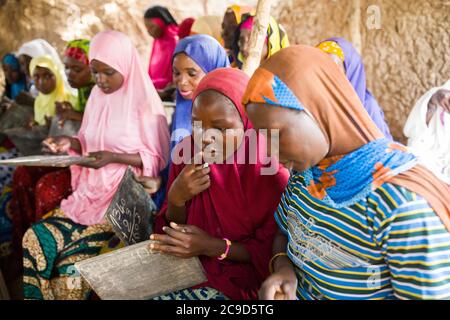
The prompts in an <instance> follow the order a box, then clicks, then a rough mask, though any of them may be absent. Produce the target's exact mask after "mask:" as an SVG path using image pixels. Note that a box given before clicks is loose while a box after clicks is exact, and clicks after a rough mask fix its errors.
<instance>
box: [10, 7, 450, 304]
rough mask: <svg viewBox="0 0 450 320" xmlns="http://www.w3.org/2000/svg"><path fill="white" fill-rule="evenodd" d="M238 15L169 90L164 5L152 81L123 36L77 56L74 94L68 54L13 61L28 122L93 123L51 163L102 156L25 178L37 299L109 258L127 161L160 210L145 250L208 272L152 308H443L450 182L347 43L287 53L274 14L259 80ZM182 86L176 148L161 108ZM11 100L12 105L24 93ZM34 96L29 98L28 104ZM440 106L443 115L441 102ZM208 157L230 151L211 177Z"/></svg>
mask: <svg viewBox="0 0 450 320" xmlns="http://www.w3.org/2000/svg"><path fill="white" fill-rule="evenodd" d="M242 12H245V10H244V9H242V8H241V7H239V6H233V7H230V8H229V9H228V10H227V12H226V13H225V16H224V20H223V23H222V27H223V30H222V37H223V40H224V44H223V45H222V44H221V43H220V42H219V41H217V40H216V39H215V38H213V37H211V36H208V35H204V34H197V35H190V36H187V37H185V38H183V39H181V40H179V41H178V42H177V41H174V42H173V44H174V46H173V54H170V61H169V66H170V74H171V76H170V79H169V76H168V73H167V70H165V71H164V70H155V69H154V68H153V67H152V65H153V64H154V65H158V66H159V67H163V66H165V65H167V64H166V62H167V61H166V62H164V59H163V56H164V55H163V54H160V55H158V54H156V53H155V52H157V51H155V50H160V51H161V52H166V54H167V51H165V50H166V48H167V50H169V48H170V46H168V45H167V42H170V41H172V40H170V41H169V40H168V38H166V36H167V34H168V33H170V34H174V33H175V31H176V29H177V28H175V27H174V26H176V22H175V20H174V19H173V17H171V15H170V13H168V11H167V10H166V9H164V8H160V7H158V8H151V9H149V11H147V12H146V15H145V19H146V25H147V28H148V29H149V32H150V31H151V32H154V33H153V34H154V35H155V37H156V38H158V37H159V38H161V39H160V40H161V41H166V42H161V43H160V44H156V42H155V45H156V46H154V49H153V54H152V58H151V63H150V77H149V74H148V72H146V71H145V69H144V67H143V65H142V64H141V62H140V59H139V55H138V53H137V50H136V48H135V47H134V45H133V44H132V42H131V40H130V39H129V38H128V37H127V36H126V35H125V34H123V33H120V32H117V31H103V32H100V33H98V34H97V35H96V36H95V37H94V38H93V39H92V41H91V42H90V44H89V41H87V40H77V41H75V42H71V43H69V45H68V47H67V49H66V51H65V58H64V60H65V61H64V63H65V65H66V68H67V69H69V70H70V72H69V73H68V75H69V77H68V78H69V81H67V80H66V77H65V74H64V71H63V66H62V63H61V61H60V60H59V58H58V57H57V55H56V56H55V55H52V52H45V53H44V54H43V55H40V54H38V53H36V52H37V51H38V48H41V47H40V45H42V43H43V42H42V40H34V41H32V42H30V43H27V44H25V45H24V46H23V47H22V48H21V49H20V50H19V53H21V54H20V55H19V62H20V63H19V64H22V65H25V66H26V65H27V64H29V67H25V68H24V70H25V71H27V70H29V73H28V74H27V75H25V77H24V78H21V80H20V81H19V80H17V81H13V80H14V79H18V78H19V77H16V78H14V79H10V80H11V82H10V83H11V84H14V85H15V84H17V85H20V86H22V87H21V88H22V89H21V90H24V89H26V88H31V86H33V88H34V90H37V91H38V95H37V96H35V98H34V111H35V118H34V120H35V121H36V122H37V123H38V124H42V125H43V124H45V121H46V120H45V119H46V117H49V116H53V115H55V114H56V113H58V114H59V115H60V116H61V118H62V119H71V120H74V121H80V120H81V119H82V120H81V128H80V130H79V132H78V134H76V135H75V136H59V137H51V138H48V139H46V140H45V141H44V145H45V148H46V151H47V152H50V153H55V154H64V153H68V154H71V155H72V154H73V155H77V154H78V155H90V156H91V157H94V158H95V161H93V162H90V163H88V164H85V165H80V166H72V167H70V170H68V169H65V170H57V171H51V172H48V171H46V170H48V169H43V168H38V169H36V171H34V170H30V169H25V168H20V170H19V169H17V170H16V171H15V173H14V176H13V185H12V199H11V200H10V201H9V205H8V207H9V211H8V212H9V213H10V214H11V216H12V221H13V228H14V236H13V242H14V243H15V247H14V248H15V250H16V252H20V254H21V255H23V282H24V296H25V298H26V299H87V298H89V297H90V293H91V290H90V288H89V286H88V285H87V284H86V283H85V282H84V281H81V282H80V283H81V285H80V286H76V287H75V288H74V287H73V286H68V284H70V283H73V281H72V280H71V278H74V277H79V275H77V274H74V270H73V264H74V263H75V262H78V261H81V260H84V259H87V258H89V257H93V256H96V255H98V254H101V253H102V252H104V251H105V250H108V247H110V246H114V244H112V242H111V239H112V238H114V233H113V231H112V229H111V227H110V226H109V225H108V224H107V223H106V222H105V219H104V214H105V211H106V209H107V207H108V205H109V203H110V202H111V199H112V198H113V196H114V194H115V192H116V190H117V188H118V185H119V183H120V181H121V179H122V177H123V175H124V173H125V171H126V169H127V167H128V166H131V167H132V168H133V170H134V173H135V174H136V176H137V177H138V180H139V181H144V182H150V184H152V185H154V188H151V189H149V192H150V193H152V194H153V196H154V199H155V201H160V202H161V206H160V208H159V210H158V212H157V214H156V216H155V222H154V233H153V234H152V235H151V239H153V240H156V241H157V242H156V243H155V244H152V245H151V249H152V250H154V251H156V252H162V253H165V254H170V255H174V256H177V257H181V258H189V257H199V258H200V261H201V263H202V265H203V268H204V270H205V273H206V277H207V282H206V283H203V284H200V285H198V286H196V287H193V288H188V289H184V290H181V291H177V292H173V293H169V294H167V295H163V296H160V297H158V298H157V299H257V298H261V299H274V298H276V297H278V298H280V297H281V298H283V299H297V298H299V299H390V298H402V299H425V298H434V299H437V298H450V268H449V261H448V255H449V253H450V233H449V230H450V217H449V214H450V192H449V186H448V184H446V183H445V182H443V181H442V180H440V179H439V178H438V177H437V176H436V175H435V174H433V173H432V172H431V171H429V170H428V169H426V168H425V167H424V166H423V165H422V164H421V162H420V158H418V157H416V156H415V155H414V154H413V153H411V152H410V151H409V150H408V149H407V148H405V147H404V146H403V145H401V144H399V143H397V142H395V141H393V139H392V136H391V135H390V133H389V129H388V126H387V124H386V122H385V121H384V115H383V112H382V110H381V108H380V107H379V105H378V104H377V102H376V100H375V99H374V97H373V96H372V95H371V94H370V92H369V91H368V90H367V88H366V81H365V73H364V67H363V65H362V60H361V57H360V56H359V54H358V53H357V52H356V50H355V49H354V48H353V47H352V46H351V44H350V43H348V42H346V41H345V40H343V39H340V38H331V39H327V40H325V41H322V42H321V43H320V44H319V45H318V46H317V48H313V47H309V46H304V45H294V46H289V41H288V39H287V36H286V33H285V32H284V31H283V29H282V27H280V26H279V25H278V24H277V23H276V22H275V20H274V19H271V23H270V26H269V30H268V36H267V41H266V46H265V49H264V51H263V54H262V59H261V65H260V67H259V68H258V69H257V70H256V72H255V73H254V75H253V76H252V77H251V78H249V77H248V76H247V75H246V74H245V73H243V72H242V71H241V70H239V69H238V68H236V67H239V66H240V65H241V64H242V62H243V61H245V59H246V58H247V53H248V52H247V51H246V50H247V49H246V45H247V44H248V38H249V30H251V28H252V14H251V13H250V14H249V15H244V16H242ZM243 17H244V18H243ZM230 25H232V29H233V28H234V29H233V30H234V31H233V32H230V31H229V30H228V29H227V28H231V27H230ZM171 26H172V27H171ZM158 28H159V29H158ZM171 29H173V30H171ZM178 31H179V30H178ZM178 31H177V32H178ZM163 34H164V35H163ZM230 34H232V36H230ZM174 38H176V37H174ZM174 38H172V39H174ZM231 38H232V41H230V39H231ZM175 40H177V39H175ZM233 43H235V44H236V46H234V47H233ZM39 44H40V45H39ZM166 45H167V47H166ZM158 46H159V49H156V48H158ZM44 47H45V46H43V45H42V48H44ZM88 47H89V49H88ZM225 48H227V49H230V50H229V51H228V52H227V50H226V49H225ZM43 50H44V49H43ZM30 58H31V59H30ZM8 59H9V60H11V59H12V58H8ZM6 60H7V59H4V65H5V64H6V65H9V66H11V68H12V69H14V68H15V69H14V70H17V65H18V63H17V62H14V63H12V64H10V63H9V62H8V61H9V60H8V61H6ZM155 61H156V62H155ZM232 66H235V68H233V67H232ZM30 75H31V76H30ZM166 76H167V77H166ZM30 77H32V79H33V84H32V85H30V81H29V79H30ZM12 81H13V82H12ZM152 82H153V84H152ZM68 83H69V84H70V86H71V87H70V86H69V85H68ZM94 83H95V85H94ZM171 86H172V87H174V88H175V90H176V110H175V114H174V116H173V119H172V124H171V127H170V131H171V132H172V134H171V135H170V131H169V127H168V122H167V119H166V115H165V111H164V107H163V104H162V101H161V97H162V96H165V97H167V96H168V95H167V94H168V92H169V88H170V87H171ZM13 87H14V89H13ZM72 88H77V89H78V93H74V92H73V91H74V90H73V89H72ZM8 90H9V92H10V94H12V92H14V95H15V96H14V97H12V98H13V99H14V98H17V95H20V92H21V90H18V89H17V88H15V86H13V85H11V86H10V88H9V89H8ZM28 91H29V93H28V94H27V97H26V98H24V100H27V99H29V100H31V99H32V98H33V90H28ZM17 92H19V93H17ZM440 94H441V95H442V92H441V93H440ZM88 96H89V98H87V97H88ZM169 96H170V94H169ZM433 97H434V95H433ZM429 98H430V99H431V97H429ZM434 101H436V102H435V104H436V105H439V107H438V108H442V109H443V110H446V109H445V108H448V106H449V105H448V102H447V100H446V96H445V93H444V97H443V98H442V97H441V98H439V97H434ZM442 101H443V102H442ZM56 109H60V110H56ZM447 111H448V110H447ZM435 112H440V109H438V111H435ZM81 113H83V114H82V115H81ZM439 114H440V113H439ZM446 116H448V114H447V115H446ZM193 123H201V126H200V127H196V126H195V125H193ZM197 129H200V130H199V131H197ZM264 129H267V130H268V131H267V132H268V133H267V134H264ZM207 131H208V132H211V131H212V132H214V133H215V134H214V137H215V138H211V137H210V136H208V135H206V134H204V132H207ZM250 132H254V133H255V135H256V139H251V135H250V134H247V133H250ZM196 135H197V137H198V136H199V137H200V140H198V139H195V136H196ZM276 139H278V140H276ZM255 141H256V143H255ZM269 145H270V146H277V147H278V150H275V149H274V148H272V147H270V148H268V147H267V146H269ZM207 149H208V150H212V149H213V150H222V151H218V154H216V159H217V161H216V162H212V163H208V165H204V161H202V160H203V159H204V158H203V156H204V152H205V150H207ZM224 150H226V151H224ZM185 152H187V153H189V156H186V155H184V153H185ZM175 155H181V157H182V158H183V159H184V161H182V162H181V163H179V161H174V159H175ZM183 156H184V157H183ZM265 156H267V157H269V158H270V161H272V162H273V163H270V164H268V163H267V161H264V160H265ZM195 157H198V158H199V161H198V162H195V161H191V160H194V159H191V158H195ZM242 159H244V161H242ZM249 159H256V160H255V161H253V162H252V161H249ZM240 160H241V161H240ZM274 164H275V168H276V170H274V172H272V174H263V173H262V172H263V170H264V168H266V167H267V166H270V165H272V166H273V165H274ZM61 177H65V178H61ZM147 185H148V184H147ZM22 236H23V239H22ZM17 247H21V248H23V252H22V250H21V248H17ZM134 276H139V275H134Z"/></svg>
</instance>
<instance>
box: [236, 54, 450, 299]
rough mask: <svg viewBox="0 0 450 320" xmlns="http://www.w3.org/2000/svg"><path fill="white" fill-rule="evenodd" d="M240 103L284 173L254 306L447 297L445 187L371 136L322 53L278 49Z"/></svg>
mask: <svg viewBox="0 0 450 320" xmlns="http://www.w3.org/2000/svg"><path fill="white" fill-rule="evenodd" d="M243 100H244V103H245V104H246V105H247V106H246V107H247V112H248V115H249V118H250V119H251V121H252V122H253V124H254V126H255V127H256V128H257V129H276V130H277V131H278V136H279V159H280V162H282V163H284V164H285V166H287V167H288V168H290V169H291V170H292V175H291V178H290V180H289V184H288V186H287V188H286V190H285V193H284V195H283V197H282V199H281V202H280V205H279V207H278V210H277V212H276V214H275V218H276V220H277V223H278V227H279V232H278V235H277V237H276V239H275V242H274V252H273V253H274V256H273V258H272V260H271V262H270V263H269V266H270V267H271V269H272V271H273V274H272V275H271V276H270V277H269V278H268V279H267V280H266V281H265V283H264V284H263V286H262V289H261V291H260V297H261V298H263V299H274V298H275V296H276V295H277V292H278V293H279V294H281V296H282V297H284V298H288V299H295V298H300V299H392V298H394V299H395V298H398V299H448V298H450V269H449V268H448V256H449V252H450V232H449V230H450V190H449V187H448V186H447V185H445V184H444V183H442V182H441V181H440V180H438V179H437V178H436V176H434V175H433V174H432V173H431V172H430V171H428V170H427V169H425V168H424V167H422V166H421V165H419V164H418V162H417V159H416V158H415V156H414V155H412V154H411V153H409V152H408V151H407V150H406V148H405V147H404V146H402V145H400V144H398V143H395V142H392V141H390V140H389V139H387V138H386V137H385V136H384V135H383V134H382V133H381V131H380V130H379V129H378V128H377V126H376V125H375V123H374V122H373V121H372V120H371V119H370V117H369V115H368V113H367V112H366V111H365V110H364V107H363V105H362V103H361V101H360V99H359V97H358V95H357V94H356V92H355V90H354V89H353V88H352V85H351V84H350V82H349V81H348V80H347V78H346V77H345V74H344V73H343V72H342V71H341V70H339V67H338V66H337V65H336V64H335V63H334V62H333V60H332V59H330V58H329V57H328V56H327V54H326V53H323V52H322V51H320V50H319V49H317V48H311V47H307V46H294V47H290V48H287V49H283V50H281V51H280V52H279V53H277V54H275V55H274V56H273V57H272V58H270V59H268V60H267V61H265V62H264V63H263V64H262V65H261V67H260V68H259V69H257V70H256V72H255V73H254V75H253V77H252V79H251V80H250V82H249V85H248V86H247V92H246V94H245V96H244V99H243ZM271 136H272V135H269V137H271Z"/></svg>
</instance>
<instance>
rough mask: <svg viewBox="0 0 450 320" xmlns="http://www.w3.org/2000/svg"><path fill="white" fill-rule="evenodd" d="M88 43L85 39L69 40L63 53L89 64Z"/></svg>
mask: <svg viewBox="0 0 450 320" xmlns="http://www.w3.org/2000/svg"><path fill="white" fill-rule="evenodd" d="M89 43H90V42H89V40H87V39H77V40H72V41H69V42H68V43H67V47H66V51H65V52H64V55H65V56H67V57H71V58H73V59H75V60H78V61H80V62H82V63H84V64H85V65H89Z"/></svg>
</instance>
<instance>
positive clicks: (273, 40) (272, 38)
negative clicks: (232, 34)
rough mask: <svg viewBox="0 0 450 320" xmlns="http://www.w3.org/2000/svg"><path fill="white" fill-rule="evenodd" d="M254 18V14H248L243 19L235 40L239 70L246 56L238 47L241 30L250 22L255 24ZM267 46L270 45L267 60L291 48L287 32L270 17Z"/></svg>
mask: <svg viewBox="0 0 450 320" xmlns="http://www.w3.org/2000/svg"><path fill="white" fill-rule="evenodd" d="M253 19H254V16H253V15H252V14H248V15H246V16H244V17H243V19H242V22H241V23H240V25H239V28H238V30H237V32H236V38H235V42H236V43H235V46H234V47H235V48H234V50H235V51H238V52H235V53H237V54H236V56H237V65H238V66H239V68H241V67H242V65H243V64H244V60H245V58H244V56H243V55H242V53H241V52H240V51H239V46H238V45H237V42H238V41H239V37H240V28H241V26H242V25H244V26H245V25H248V24H249V21H248V20H250V21H251V22H252V23H253ZM266 41H267V44H268V50H267V57H266V59H269V58H270V57H271V56H273V55H274V54H275V53H277V52H278V51H280V50H281V49H283V48H287V47H289V38H288V36H287V33H286V31H285V30H284V28H283V26H282V25H280V24H278V22H277V21H276V20H275V19H274V18H273V17H270V20H269V25H268V27H267V40H266Z"/></svg>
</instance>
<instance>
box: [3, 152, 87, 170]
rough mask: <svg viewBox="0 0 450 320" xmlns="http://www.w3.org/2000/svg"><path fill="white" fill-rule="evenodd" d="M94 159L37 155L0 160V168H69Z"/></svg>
mask: <svg viewBox="0 0 450 320" xmlns="http://www.w3.org/2000/svg"><path fill="white" fill-rule="evenodd" d="M93 160H95V158H89V157H81V156H67V155H63V156H55V155H41V156H40V155H39V156H27V157H18V158H11V159H6V160H0V165H1V166H28V167H61V168H63V167H69V166H71V165H80V164H86V163H89V162H91V161H93Z"/></svg>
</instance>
